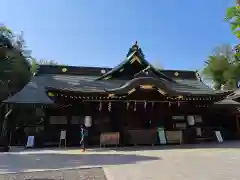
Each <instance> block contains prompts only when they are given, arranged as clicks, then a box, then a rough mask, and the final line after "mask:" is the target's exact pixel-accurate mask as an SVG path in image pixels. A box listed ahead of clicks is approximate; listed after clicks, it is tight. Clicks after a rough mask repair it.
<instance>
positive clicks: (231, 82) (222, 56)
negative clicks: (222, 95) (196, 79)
mask: <svg viewBox="0 0 240 180" xmlns="http://www.w3.org/2000/svg"><path fill="white" fill-rule="evenodd" d="M239 67H240V64H239V61H238V60H236V57H235V52H234V51H233V50H232V48H231V46H229V45H222V46H220V47H217V48H216V49H215V50H214V51H213V53H212V54H211V55H210V56H209V57H208V59H207V61H205V66H204V69H203V71H202V74H203V76H204V78H205V79H207V80H211V81H212V82H213V86H214V88H215V89H220V88H221V87H222V86H225V87H228V88H229V89H234V88H236V82H237V80H238V78H239V75H240V71H239V70H240V69H239Z"/></svg>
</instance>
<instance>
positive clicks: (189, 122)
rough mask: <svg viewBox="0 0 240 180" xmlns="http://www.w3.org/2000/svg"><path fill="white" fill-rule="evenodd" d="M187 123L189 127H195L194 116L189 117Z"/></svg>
mask: <svg viewBox="0 0 240 180" xmlns="http://www.w3.org/2000/svg"><path fill="white" fill-rule="evenodd" d="M187 121H188V125H189V126H193V125H194V124H195V119H194V116H187Z"/></svg>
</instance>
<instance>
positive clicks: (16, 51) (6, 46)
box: [0, 26, 31, 101]
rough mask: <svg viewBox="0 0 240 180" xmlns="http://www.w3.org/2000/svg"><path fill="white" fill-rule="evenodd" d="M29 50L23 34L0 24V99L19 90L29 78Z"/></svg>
mask: <svg viewBox="0 0 240 180" xmlns="http://www.w3.org/2000/svg"><path fill="white" fill-rule="evenodd" d="M28 59H29V52H28V51H27V50H26V46H25V41H24V40H23V35H22V34H19V35H15V34H13V33H12V31H11V30H10V29H9V28H7V27H6V26H0V87H1V88H0V89H1V90H0V101H1V99H3V98H6V96H8V95H9V94H13V93H15V92H17V91H19V90H20V89H21V88H22V87H23V86H24V85H25V84H26V83H27V82H28V81H29V79H30V77H31V74H30V64H29V62H28Z"/></svg>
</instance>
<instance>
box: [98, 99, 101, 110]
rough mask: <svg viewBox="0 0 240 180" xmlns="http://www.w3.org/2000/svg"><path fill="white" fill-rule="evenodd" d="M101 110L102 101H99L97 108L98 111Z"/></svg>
mask: <svg viewBox="0 0 240 180" xmlns="http://www.w3.org/2000/svg"><path fill="white" fill-rule="evenodd" d="M101 110H102V101H100V103H99V107H98V111H101Z"/></svg>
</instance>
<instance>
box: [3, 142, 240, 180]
mask: <svg viewBox="0 0 240 180" xmlns="http://www.w3.org/2000/svg"><path fill="white" fill-rule="evenodd" d="M86 167H88V168H93V169H94V168H96V167H102V168H103V170H104V172H105V174H106V177H107V179H108V180H131V179H133V180H161V179H163V180H173V179H176V180H188V179H189V180H193V179H194V180H215V179H216V180H223V179H226V180H238V179H240V171H239V169H238V167H240V142H234V143H224V144H220V145H217V144H213V145H195V146H170V147H157V148H152V147H148V148H120V149H115V150H111V149H106V150H101V149H94V150H89V151H88V152H86V153H82V152H81V151H80V150H76V149H69V150H37V151H27V152H21V153H20V152H12V153H2V154H0V173H2V175H5V176H6V173H9V172H17V173H20V172H25V173H26V172H28V173H29V172H31V171H43V172H38V176H39V174H44V173H46V170H51V171H50V172H56V173H58V172H59V171H57V170H56V171H54V169H59V168H61V169H62V170H61V171H67V170H66V169H63V168H69V169H72V170H73V171H74V172H75V169H77V170H76V171H79V168H86ZM98 171H100V170H99V168H98ZM91 173H92V174H93V175H92V176H94V172H93V171H90V172H89V174H91ZM20 174H21V173H20ZM73 174H74V173H73ZM75 174H76V173H75ZM78 174H79V173H78ZM96 176H100V175H96ZM21 177H22V176H21ZM58 177H60V176H58ZM101 177H104V176H103V175H101ZM19 178H20V176H19ZM70 179H73V178H72V177H69V178H68V179H67V177H65V180H70ZM76 179H77V178H76ZM78 179H79V180H81V179H80V178H78ZM0 180H2V179H1V176H0ZM4 180H5V179H4ZM17 180H18V179H17ZM19 180H21V179H19ZM34 180H35V179H34ZM37 180H43V179H37ZM47 180H48V179H47ZM49 180H53V179H49ZM93 180H94V179H93ZM96 180H98V179H96Z"/></svg>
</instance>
